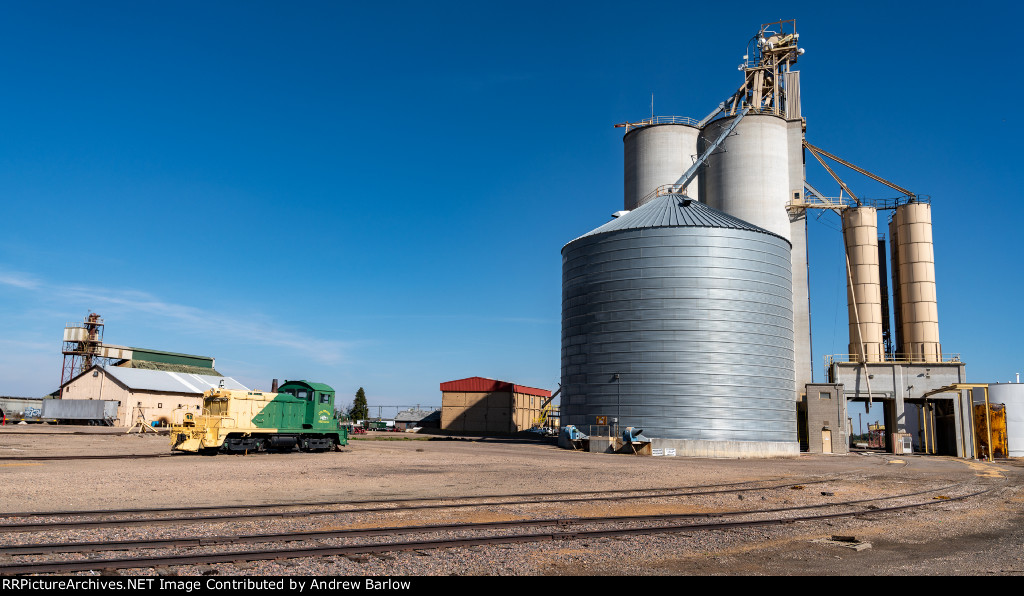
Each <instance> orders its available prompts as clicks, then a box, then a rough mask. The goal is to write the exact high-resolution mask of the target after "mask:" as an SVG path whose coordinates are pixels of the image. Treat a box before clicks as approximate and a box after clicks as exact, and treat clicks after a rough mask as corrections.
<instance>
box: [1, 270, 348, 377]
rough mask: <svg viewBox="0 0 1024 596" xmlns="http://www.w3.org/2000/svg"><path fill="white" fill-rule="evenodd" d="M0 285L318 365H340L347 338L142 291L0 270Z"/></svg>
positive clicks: (267, 318) (254, 315)
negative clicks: (145, 318) (54, 280)
mask: <svg viewBox="0 0 1024 596" xmlns="http://www.w3.org/2000/svg"><path fill="white" fill-rule="evenodd" d="M0 283H3V284H6V285H11V286H16V287H19V288H23V289H27V290H33V291H36V292H38V293H40V294H44V295H46V296H48V297H49V298H50V299H56V298H61V299H67V300H73V301H75V302H78V303H81V302H83V301H85V302H88V303H89V304H90V305H91V306H94V307H96V308H97V309H99V308H101V307H103V306H104V305H113V306H117V307H119V308H120V309H122V310H124V311H134V312H138V313H144V314H146V315H149V316H150V317H153V318H155V319H162V320H163V321H164V324H165V325H167V326H169V327H172V326H173V328H175V329H177V330H179V331H183V332H187V333H194V334H202V335H207V336H210V335H213V336H217V337H219V338H223V339H227V340H229V341H235V342H240V343H246V344H255V345H262V346H269V347H275V348H281V349H285V350H288V351H291V352H294V353H298V354H302V355H303V356H305V357H307V358H310V359H312V360H315V361H318V362H321V363H323V364H332V365H333V364H340V363H342V362H344V361H346V360H347V358H346V355H347V352H348V350H349V348H350V347H351V346H352V343H351V342H343V341H338V340H328V339H321V338H318V337H314V336H311V335H309V334H306V333H303V332H302V331H298V330H294V329H289V328H287V327H286V326H284V325H283V324H282V323H280V322H278V321H275V320H273V319H271V318H270V317H268V316H266V315H264V314H260V313H256V314H250V315H247V316H246V317H245V318H242V317H239V316H238V315H232V314H225V313H218V312H214V311H209V310H204V309H201V308H197V307H194V306H189V305H186V304H177V303H174V302H168V301H166V300H163V299H161V298H160V297H158V296H154V295H152V294H150V293H148V292H141V291H137V290H117V289H108V288H94V287H88V286H55V285H52V284H48V283H45V282H42V281H39V280H37V279H35V278H32V277H31V276H27V275H24V274H19V273H9V272H0Z"/></svg>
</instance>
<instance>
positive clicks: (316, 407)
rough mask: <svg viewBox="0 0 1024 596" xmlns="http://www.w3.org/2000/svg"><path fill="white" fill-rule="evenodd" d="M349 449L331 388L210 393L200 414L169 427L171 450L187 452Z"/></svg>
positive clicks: (302, 385) (289, 386) (295, 385)
mask: <svg viewBox="0 0 1024 596" xmlns="http://www.w3.org/2000/svg"><path fill="white" fill-rule="evenodd" d="M347 444H348V431H347V430H346V429H345V428H339V425H338V418H337V415H336V414H335V413H334V389H332V388H331V387H330V386H329V385H324V384H323V383H310V382H308V381H285V383H284V384H283V385H281V387H280V388H279V389H278V392H277V393H269V392H268V393H263V392H260V391H238V390H232V389H210V390H208V391H207V392H205V393H204V394H203V413H202V415H193V414H191V413H188V414H185V419H184V420H183V422H182V423H181V424H180V425H174V426H172V427H171V448H172V449H173V450H176V451H191V452H204V453H211V452H217V451H220V452H229V453H239V452H251V451H291V450H292V449H294V448H296V447H298V448H299V449H300V450H302V451H328V450H331V449H335V448H337V447H340V446H341V445H347Z"/></svg>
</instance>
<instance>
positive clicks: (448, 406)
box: [441, 377, 551, 433]
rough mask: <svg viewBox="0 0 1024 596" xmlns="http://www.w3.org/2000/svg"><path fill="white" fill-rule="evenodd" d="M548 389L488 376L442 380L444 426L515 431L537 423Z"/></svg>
mask: <svg viewBox="0 0 1024 596" xmlns="http://www.w3.org/2000/svg"><path fill="white" fill-rule="evenodd" d="M549 397H551V392H550V391H548V390H546V389H537V388H536V387H527V386H525V385H516V384H515V383H509V382H508V381H497V380H494V379H486V378H484V377H469V378H467V379H459V380H457V381H448V382H447V383H441V430H448V431H454V432H494V433H515V432H519V431H523V430H527V429H530V428H532V427H533V424H534V421H536V420H537V418H539V417H540V414H541V408H542V405H543V403H544V400H545V399H547V398H549Z"/></svg>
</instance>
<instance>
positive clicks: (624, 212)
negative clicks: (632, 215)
mask: <svg viewBox="0 0 1024 596" xmlns="http://www.w3.org/2000/svg"><path fill="white" fill-rule="evenodd" d="M627 213H629V211H616V212H615V213H612V217H622V216H623V215H625V214H627Z"/></svg>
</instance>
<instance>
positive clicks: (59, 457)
mask: <svg viewBox="0 0 1024 596" xmlns="http://www.w3.org/2000/svg"><path fill="white" fill-rule="evenodd" d="M54 434H57V433H54ZM65 434H66V433H65ZM157 457H187V456H185V455H184V454H182V455H178V454H176V453H139V454H134V455H133V454H128V455H25V456H18V455H15V456H6V455H5V456H0V461H64V460H78V459H152V458H157Z"/></svg>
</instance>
